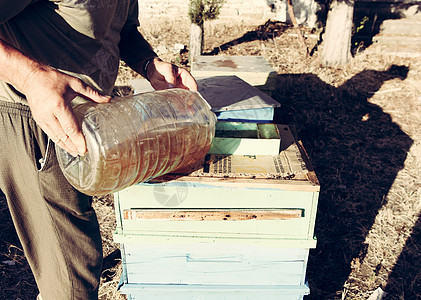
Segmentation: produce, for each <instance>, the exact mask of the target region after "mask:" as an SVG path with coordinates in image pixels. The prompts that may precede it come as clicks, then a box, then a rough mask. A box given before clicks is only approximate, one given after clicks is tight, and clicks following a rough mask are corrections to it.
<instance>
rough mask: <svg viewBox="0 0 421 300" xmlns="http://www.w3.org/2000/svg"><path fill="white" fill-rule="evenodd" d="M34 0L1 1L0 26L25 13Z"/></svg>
mask: <svg viewBox="0 0 421 300" xmlns="http://www.w3.org/2000/svg"><path fill="white" fill-rule="evenodd" d="M32 2H35V1H34V0H20V1H10V0H0V24H2V23H5V22H7V21H9V20H10V19H11V18H13V17H14V16H16V15H17V14H19V13H20V12H21V11H23V10H24V9H25V8H26V7H27V6H28V5H29V4H31V3H32Z"/></svg>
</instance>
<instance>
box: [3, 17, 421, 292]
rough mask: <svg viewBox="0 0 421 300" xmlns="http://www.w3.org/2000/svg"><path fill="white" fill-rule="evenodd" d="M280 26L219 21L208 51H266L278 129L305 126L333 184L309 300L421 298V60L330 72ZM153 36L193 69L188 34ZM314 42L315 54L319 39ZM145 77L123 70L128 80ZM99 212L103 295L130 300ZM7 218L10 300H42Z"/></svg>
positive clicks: (104, 201) (359, 58)
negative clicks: (273, 75) (378, 294)
mask: <svg viewBox="0 0 421 300" xmlns="http://www.w3.org/2000/svg"><path fill="white" fill-rule="evenodd" d="M270 26H271V27H270ZM270 26H269V27H265V28H261V30H260V32H259V30H257V31H256V27H253V26H247V25H245V24H243V25H242V26H235V27H230V26H228V25H220V26H218V24H217V23H210V24H207V27H206V30H205V52H208V53H218V54H219V55H262V56H264V57H265V58H266V59H267V60H268V61H269V62H270V63H271V65H272V66H273V67H274V69H275V70H276V71H277V72H278V74H279V75H278V87H277V90H276V91H275V92H274V94H273V98H275V99H276V100H277V101H279V102H280V103H281V104H282V107H281V109H280V110H279V111H277V112H276V121H277V122H279V123H287V124H292V125H295V126H296V127H297V131H298V135H299V137H300V139H301V140H302V142H303V144H304V146H305V147H306V149H307V151H308V153H309V156H310V159H311V161H312V163H313V165H314V167H315V170H316V174H317V175H318V178H319V180H320V183H321V193H320V198H319V207H318V214H317V221H316V235H317V238H318V244H317V248H316V249H313V250H311V252H310V258H309V263H308V272H307V278H308V281H309V285H310V288H311V295H310V296H308V297H306V299H308V300H309V299H349V300H354V299H367V298H368V296H369V295H370V294H371V293H372V292H373V291H374V290H375V289H376V288H378V287H381V288H382V289H384V290H385V291H386V292H388V297H387V298H386V299H405V300H406V299H410V300H412V299H421V273H420V270H421V259H420V258H421V257H420V256H421V254H420V253H421V251H420V250H421V249H420V248H421V220H420V211H421V201H420V200H421V189H420V187H421V180H420V175H419V174H420V171H421V158H420V153H421V133H420V130H419V128H421V110H420V107H421V97H420V94H419V87H420V86H421V62H420V61H419V59H418V60H417V59H411V58H400V57H396V56H391V55H388V54H387V53H385V52H378V50H376V49H375V48H373V49H370V48H368V49H366V50H365V51H364V52H361V53H359V54H357V55H356V56H355V57H354V59H353V60H352V61H351V62H350V63H349V65H347V66H345V67H342V68H322V67H320V65H319V62H318V52H317V49H316V51H314V55H313V56H311V57H309V58H305V57H304V56H303V55H302V49H301V46H300V44H299V42H298V40H297V39H296V37H295V36H294V35H290V34H289V33H291V32H292V31H291V30H290V29H289V28H286V27H283V26H280V24H272V25H270ZM250 32H251V33H250ZM143 33H144V35H145V37H146V38H147V39H148V40H149V41H150V42H151V44H152V45H153V46H154V47H155V49H158V50H159V51H158V52H159V55H160V56H161V57H162V58H163V59H165V60H167V61H171V62H173V63H177V64H180V65H183V66H186V67H187V68H188V64H187V61H186V59H187V55H186V53H182V54H179V53H175V52H174V51H173V49H174V45H175V44H176V43H181V44H184V45H187V44H188V28H187V26H185V25H184V26H183V25H182V24H177V23H165V24H160V25H157V24H156V23H155V24H149V25H147V26H145V27H144V28H143ZM315 36H316V38H315ZM307 42H308V46H309V49H313V48H314V47H315V46H316V43H317V33H312V34H309V35H308V38H307ZM134 77H136V75H135V74H134V73H132V72H129V71H128V69H127V68H126V67H125V66H124V65H122V67H121V72H120V76H119V80H118V83H117V84H118V85H127V82H128V79H130V78H134ZM95 208H96V210H97V212H98V216H99V219H100V223H101V226H102V228H101V229H102V234H103V244H104V254H105V257H106V258H105V266H104V273H103V276H102V283H101V288H100V294H101V299H125V297H124V296H120V295H119V293H118V292H117V291H116V287H117V284H118V280H119V277H120V272H121V263H120V261H119V252H118V245H116V244H114V243H113V242H112V233H113V231H114V228H115V219H114V218H115V217H114V211H113V205H112V198H111V197H104V198H101V199H97V201H96V202H95ZM0 213H1V215H0V219H1V220H4V221H3V223H5V224H6V226H7V230H6V231H7V232H4V231H3V232H2V233H1V234H2V235H1V236H0V240H1V245H0V251H1V254H0V256H1V260H0V262H1V261H4V260H8V259H9V257H10V256H12V257H13V259H16V260H17V261H18V263H17V265H15V266H7V265H4V264H1V263H0V272H1V275H0V277H1V279H0V286H1V289H0V298H2V299H17V298H20V299H33V298H34V296H35V295H36V286H35V284H34V283H33V279H31V278H30V275H29V269H28V267H27V266H26V265H25V262H24V259H23V258H22V253H21V252H20V251H19V250H17V248H15V247H13V246H12V247H11V248H10V249H12V250H10V252H8V251H9V250H8V245H18V242H17V240H16V238H15V236H14V235H13V233H12V234H9V233H8V232H12V229H11V225H10V220H9V219H8V215H7V212H6V211H5V210H2V211H0ZM28 278H29V279H28Z"/></svg>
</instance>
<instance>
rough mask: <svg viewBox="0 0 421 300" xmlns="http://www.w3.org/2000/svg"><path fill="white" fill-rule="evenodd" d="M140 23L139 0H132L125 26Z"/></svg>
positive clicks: (128, 26)
mask: <svg viewBox="0 0 421 300" xmlns="http://www.w3.org/2000/svg"><path fill="white" fill-rule="evenodd" d="M0 1H1V0H0ZM139 25H140V23H139V1H138V0H131V1H130V5H129V11H128V14H127V20H126V24H125V25H124V27H127V28H130V27H133V26H134V27H139Z"/></svg>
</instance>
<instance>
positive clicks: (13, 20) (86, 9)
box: [0, 0, 139, 103]
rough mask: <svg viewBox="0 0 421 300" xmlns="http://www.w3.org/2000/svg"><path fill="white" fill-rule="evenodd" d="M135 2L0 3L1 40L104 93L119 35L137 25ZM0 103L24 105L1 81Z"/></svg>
mask: <svg viewBox="0 0 421 300" xmlns="http://www.w3.org/2000/svg"><path fill="white" fill-rule="evenodd" d="M137 1H138V0H33V1H30V0H19V1H10V0H9V1H7V0H0V39H2V40H4V41H6V42H7V43H9V44H11V45H12V46H14V47H15V48H17V49H19V50H20V51H22V52H23V53H24V54H26V55H28V56H30V57H32V58H35V59H36V60H38V61H40V62H42V63H44V64H47V65H49V66H52V67H54V68H56V69H59V70H61V71H63V72H65V73H68V74H71V75H74V76H76V77H78V78H80V79H82V80H83V81H85V82H86V83H88V84H89V85H91V86H93V87H95V88H97V89H98V90H100V91H102V92H104V93H106V94H108V93H110V92H111V90H112V88H113V86H114V83H115V80H116V78H117V73H118V68H119V57H120V55H119V49H118V43H119V41H120V33H121V31H122V30H124V29H126V28H128V27H131V26H135V27H137V26H138V25H139V22H138V2H137ZM0 100H3V101H12V102H21V103H26V100H25V99H24V98H23V97H21V96H19V93H17V92H16V91H15V90H14V89H13V88H12V87H11V86H10V85H8V84H6V83H4V82H1V81H0Z"/></svg>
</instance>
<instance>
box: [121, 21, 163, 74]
mask: <svg viewBox="0 0 421 300" xmlns="http://www.w3.org/2000/svg"><path fill="white" fill-rule="evenodd" d="M119 48H120V55H121V59H122V60H123V61H125V62H126V63H127V65H128V66H129V67H130V68H132V69H133V70H134V71H136V72H138V73H139V74H141V75H142V76H144V77H146V74H145V64H146V63H147V61H148V59H150V58H153V57H156V56H157V55H156V53H155V52H154V51H153V49H152V47H151V45H150V44H149V43H148V42H147V41H146V40H145V39H144V37H143V36H142V35H141V34H140V32H139V31H138V30H137V28H136V27H132V28H130V29H128V30H126V31H124V32H122V34H121V41H120V43H119Z"/></svg>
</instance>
